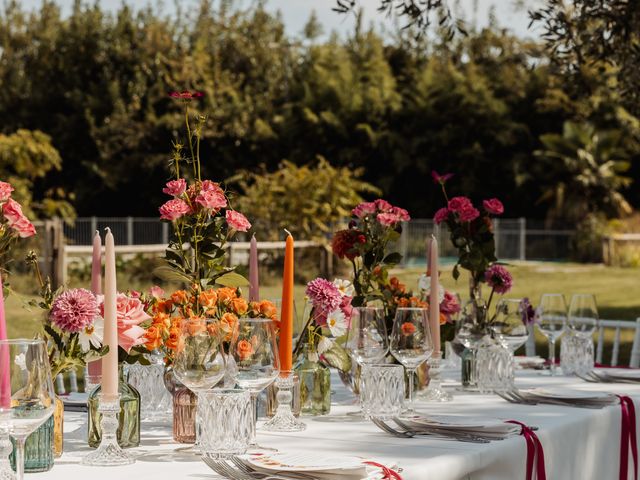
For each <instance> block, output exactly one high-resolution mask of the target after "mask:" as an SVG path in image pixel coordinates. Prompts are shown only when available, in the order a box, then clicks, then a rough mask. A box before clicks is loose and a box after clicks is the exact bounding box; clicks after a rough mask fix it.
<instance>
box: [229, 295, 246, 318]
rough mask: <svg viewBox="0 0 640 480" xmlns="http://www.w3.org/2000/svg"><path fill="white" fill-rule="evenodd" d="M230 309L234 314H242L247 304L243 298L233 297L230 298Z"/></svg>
mask: <svg viewBox="0 0 640 480" xmlns="http://www.w3.org/2000/svg"><path fill="white" fill-rule="evenodd" d="M231 309H232V310H233V311H234V313H235V314H236V315H244V314H245V313H247V310H248V309H249V304H247V301H246V300H245V299H244V298H234V299H233V300H231Z"/></svg>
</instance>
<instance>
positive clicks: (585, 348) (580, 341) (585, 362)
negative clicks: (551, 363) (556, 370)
mask: <svg viewBox="0 0 640 480" xmlns="http://www.w3.org/2000/svg"><path fill="white" fill-rule="evenodd" d="M593 366H594V355H593V339H592V338H591V337H585V336H583V335H576V334H575V333H574V332H573V331H571V330H569V331H568V332H566V333H565V334H564V336H563V337H562V339H561V340H560V368H562V373H564V374H565V375H573V374H576V375H586V374H587V373H589V372H590V371H592V370H593Z"/></svg>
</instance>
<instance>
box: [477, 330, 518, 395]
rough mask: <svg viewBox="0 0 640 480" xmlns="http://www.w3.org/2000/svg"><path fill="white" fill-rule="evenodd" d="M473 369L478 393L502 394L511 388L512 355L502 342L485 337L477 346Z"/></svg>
mask: <svg viewBox="0 0 640 480" xmlns="http://www.w3.org/2000/svg"><path fill="white" fill-rule="evenodd" d="M475 368H476V374H475V376H476V379H477V383H478V391H479V392H480V393H493V392H503V391H506V390H511V389H512V388H513V381H514V373H513V371H514V362H513V354H512V353H511V351H510V349H509V347H508V346H507V345H506V344H505V343H504V342H503V341H501V340H498V339H497V338H491V337H490V336H488V335H487V336H485V337H484V338H483V339H482V340H481V341H480V343H479V344H478V348H477V354H476V363H475Z"/></svg>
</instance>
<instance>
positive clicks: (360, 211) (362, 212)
mask: <svg viewBox="0 0 640 480" xmlns="http://www.w3.org/2000/svg"><path fill="white" fill-rule="evenodd" d="M351 213H352V215H354V216H355V217H358V218H364V217H366V216H367V215H371V214H374V213H376V204H375V203H373V202H363V203H361V204H360V205H358V206H357V207H356V208H354V209H353V210H351Z"/></svg>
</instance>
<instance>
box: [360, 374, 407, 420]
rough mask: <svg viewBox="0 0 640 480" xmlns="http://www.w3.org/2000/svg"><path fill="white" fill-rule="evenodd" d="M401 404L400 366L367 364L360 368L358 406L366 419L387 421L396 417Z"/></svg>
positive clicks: (402, 385) (402, 382) (401, 375)
mask: <svg viewBox="0 0 640 480" xmlns="http://www.w3.org/2000/svg"><path fill="white" fill-rule="evenodd" d="M403 403H404V369H403V367H402V365H393V364H367V365H364V366H363V367H362V388H361V392H360V404H361V406H362V412H363V413H364V415H365V417H366V418H379V419H381V420H389V419H392V418H394V417H397V416H399V415H400V412H401V411H402V404H403Z"/></svg>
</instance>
